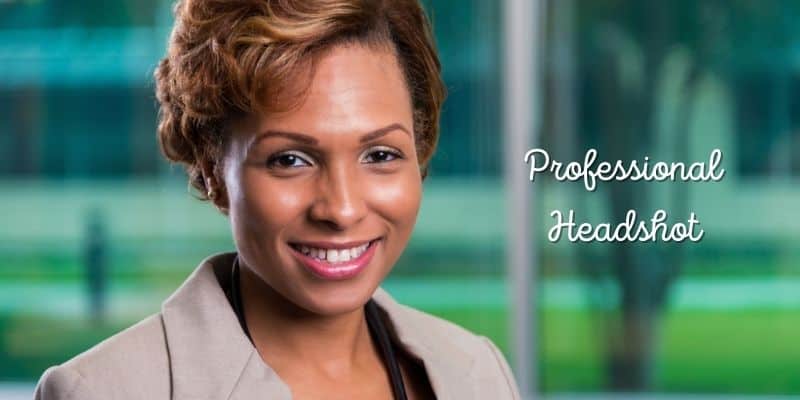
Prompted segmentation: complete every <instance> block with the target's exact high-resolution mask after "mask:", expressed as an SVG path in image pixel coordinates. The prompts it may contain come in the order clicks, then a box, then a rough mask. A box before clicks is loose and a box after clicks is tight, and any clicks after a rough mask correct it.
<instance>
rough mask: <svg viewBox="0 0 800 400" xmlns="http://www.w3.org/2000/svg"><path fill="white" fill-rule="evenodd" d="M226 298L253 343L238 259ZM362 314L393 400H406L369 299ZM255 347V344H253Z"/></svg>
mask: <svg viewBox="0 0 800 400" xmlns="http://www.w3.org/2000/svg"><path fill="white" fill-rule="evenodd" d="M225 294H226V295H227V296H228V301H230V302H231V304H232V305H233V310H234V312H236V317H237V318H238V319H239V324H240V325H241V326H242V330H244V333H245V335H247V338H248V339H250V342H251V343H253V338H252V337H250V330H248V329H247V321H246V320H245V318H244V307H243V306H242V296H241V293H240V291H239V257H238V256H236V257H234V259H233V267H232V270H231V284H230V288H229V290H228V291H226V293H225ZM364 314H365V317H366V319H367V326H368V327H369V333H370V336H372V340H374V341H376V342H377V344H378V347H379V348H380V351H381V357H382V358H383V362H384V363H386V368H387V369H388V370H389V379H390V381H391V384H392V393H393V394H394V398H395V400H407V397H406V389H405V386H404V384H403V376H402V375H401V374H400V363H399V362H398V360H397V357H396V356H395V349H394V346H393V344H392V341H391V340H390V339H389V333H388V332H387V330H386V327H385V326H384V325H383V320H382V319H381V316H380V314H379V310H378V305H377V304H376V303H375V301H374V300H373V299H369V301H367V304H365V305H364ZM253 345H255V344H253Z"/></svg>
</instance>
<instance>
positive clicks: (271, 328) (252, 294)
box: [239, 266, 379, 378]
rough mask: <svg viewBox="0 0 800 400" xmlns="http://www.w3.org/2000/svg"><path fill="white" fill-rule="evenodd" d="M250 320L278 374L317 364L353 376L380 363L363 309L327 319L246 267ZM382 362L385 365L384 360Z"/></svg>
mask: <svg viewBox="0 0 800 400" xmlns="http://www.w3.org/2000/svg"><path fill="white" fill-rule="evenodd" d="M239 279H240V288H241V291H240V293H241V296H242V304H243V308H244V316H245V319H246V321H247V327H248V331H249V334H250V337H251V338H252V340H253V344H254V345H255V347H256V349H257V350H258V352H259V354H260V355H261V358H262V359H263V360H264V361H265V362H266V363H267V364H268V365H270V367H272V368H273V369H275V370H276V371H278V372H279V373H280V372H281V370H287V369H294V368H297V367H298V366H302V367H303V368H305V369H308V368H309V366H314V369H317V371H313V372H312V371H308V372H309V373H314V372H317V373H322V374H324V375H328V376H330V377H332V378H335V377H337V376H352V375H354V374H358V373H359V371H360V370H362V369H364V368H368V366H372V365H374V363H375V361H378V360H379V356H378V352H377V348H376V347H375V346H374V344H373V342H372V339H371V336H370V334H369V328H368V326H367V323H366V319H365V317H364V309H363V307H361V308H359V309H357V310H354V311H352V312H350V313H347V314H342V315H336V316H321V315H317V314H313V313H310V312H308V311H307V310H303V309H301V308H299V307H298V306H297V305H295V304H294V303H292V302H290V301H288V300H287V299H286V298H284V297H283V296H282V295H281V294H279V293H277V292H276V291H275V290H274V289H273V288H272V287H270V286H269V285H267V284H266V283H265V282H264V281H263V280H262V279H261V278H260V277H259V276H258V275H256V274H255V273H254V272H253V271H252V270H250V268H248V267H245V266H240V273H239ZM378 362H379V361H378Z"/></svg>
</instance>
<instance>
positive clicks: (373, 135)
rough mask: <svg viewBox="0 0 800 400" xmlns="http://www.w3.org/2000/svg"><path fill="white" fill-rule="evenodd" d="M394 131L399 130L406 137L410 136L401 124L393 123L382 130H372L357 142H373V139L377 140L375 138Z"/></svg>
mask: <svg viewBox="0 0 800 400" xmlns="http://www.w3.org/2000/svg"><path fill="white" fill-rule="evenodd" d="M396 129H399V130H401V131H403V132H405V133H406V134H407V135H408V136H411V132H409V131H408V129H406V128H405V127H404V126H403V125H402V124H399V123H397V122H395V123H393V124H391V125H387V126H385V127H383V128H380V129H377V130H374V131H372V132H370V133H367V134H366V135H364V136H362V137H361V139H360V140H359V141H360V142H361V143H366V142H369V141H372V140H375V139H377V138H379V137H381V136H384V135H386V134H388V133H389V132H391V131H394V130H396Z"/></svg>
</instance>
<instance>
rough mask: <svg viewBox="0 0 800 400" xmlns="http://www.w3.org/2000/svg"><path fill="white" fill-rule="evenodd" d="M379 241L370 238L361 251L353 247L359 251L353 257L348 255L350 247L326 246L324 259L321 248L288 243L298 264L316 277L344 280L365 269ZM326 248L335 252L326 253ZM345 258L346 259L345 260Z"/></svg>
mask: <svg viewBox="0 0 800 400" xmlns="http://www.w3.org/2000/svg"><path fill="white" fill-rule="evenodd" d="M379 243H380V240H379V239H375V240H371V241H369V242H368V244H367V245H366V246H367V247H366V249H364V250H363V251H358V250H359V249H355V248H353V249H352V250H356V251H357V252H358V253H360V254H355V255H356V257H355V258H351V257H349V256H350V255H353V254H352V253H351V252H350V250H351V249H335V248H328V249H325V250H326V256H325V260H322V259H321V258H322V257H320V253H319V250H322V249H320V248H311V247H309V246H306V245H304V244H290V245H289V248H290V249H292V254H293V255H294V256H295V258H297V259H298V260H299V261H300V264H302V265H303V266H304V267H305V268H306V269H307V270H308V271H309V272H311V273H312V274H314V275H315V276H317V277H318V278H321V279H325V280H344V279H349V278H352V277H355V276H356V275H358V274H359V273H360V272H361V271H363V270H364V269H366V267H367V265H369V262H370V260H372V257H373V255H374V254H375V249H376V248H377V247H378V244H379ZM337 247H340V246H337ZM356 247H357V246H356ZM327 250H331V251H335V254H330V253H327ZM344 252H348V255H347V256H345V255H344ZM347 258H349V259H347ZM345 259H347V260H346V261H345Z"/></svg>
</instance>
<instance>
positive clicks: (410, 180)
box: [369, 173, 422, 226]
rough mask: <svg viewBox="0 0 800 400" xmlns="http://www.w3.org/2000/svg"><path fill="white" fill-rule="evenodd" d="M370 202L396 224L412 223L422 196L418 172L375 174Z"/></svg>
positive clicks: (370, 190)
mask: <svg viewBox="0 0 800 400" xmlns="http://www.w3.org/2000/svg"><path fill="white" fill-rule="evenodd" d="M369 192H370V193H371V197H372V202H373V204H375V205H376V208H378V209H379V210H380V211H381V213H382V214H383V215H384V216H386V217H387V219H389V220H392V221H393V222H395V223H396V224H398V225H401V226H406V225H409V224H410V225H412V226H413V224H414V222H415V221H416V217H417V212H418V211H419V207H420V201H421V197H422V182H421V180H420V179H419V174H417V175H416V178H415V176H414V175H413V174H409V173H403V174H397V175H394V176H391V178H387V177H386V176H377V177H375V179H373V184H372V185H371V189H369Z"/></svg>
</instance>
